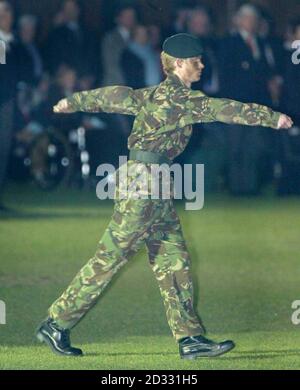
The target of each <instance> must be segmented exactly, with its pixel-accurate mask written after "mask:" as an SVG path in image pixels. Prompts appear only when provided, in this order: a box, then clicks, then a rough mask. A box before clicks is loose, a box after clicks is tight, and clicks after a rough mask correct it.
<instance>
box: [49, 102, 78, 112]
mask: <svg viewBox="0 0 300 390" xmlns="http://www.w3.org/2000/svg"><path fill="white" fill-rule="evenodd" d="M53 112H55V113H56V114H71V113H73V112H75V111H74V110H72V109H71V107H70V106H69V103H68V100H67V99H62V100H60V101H59V102H58V103H57V104H56V105H55V106H54V107H53Z"/></svg>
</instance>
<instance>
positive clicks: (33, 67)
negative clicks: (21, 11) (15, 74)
mask: <svg viewBox="0 0 300 390" xmlns="http://www.w3.org/2000/svg"><path fill="white" fill-rule="evenodd" d="M18 34H19V39H20V43H21V46H22V49H23V53H22V62H21V64H20V72H21V78H22V80H23V81H25V82H26V83H28V84H30V85H32V86H34V85H36V84H37V83H38V82H39V81H40V80H41V77H42V75H43V61H42V57H41V54H40V51H39V48H38V47H37V44H36V42H35V39H36V35H37V19H36V17H35V16H33V15H23V16H22V17H21V18H20V19H19V21H18Z"/></svg>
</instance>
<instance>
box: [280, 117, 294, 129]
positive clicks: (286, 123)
mask: <svg viewBox="0 0 300 390" xmlns="http://www.w3.org/2000/svg"><path fill="white" fill-rule="evenodd" d="M293 124H294V122H293V120H292V118H290V117H289V116H287V115H284V114H282V115H280V117H279V121H278V126H277V129H278V130H279V129H290V128H291V127H292V126H293Z"/></svg>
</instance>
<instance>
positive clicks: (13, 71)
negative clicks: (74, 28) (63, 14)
mask: <svg viewBox="0 0 300 390" xmlns="http://www.w3.org/2000/svg"><path fill="white" fill-rule="evenodd" d="M13 23H14V14H13V9H12V7H11V6H10V4H9V3H8V2H6V1H1V2H0V40H1V41H2V42H4V43H5V48H6V64H5V65H0V210H2V211H5V209H6V208H5V206H4V205H3V204H2V192H3V187H4V182H5V179H6V174H7V164H8V159H9V153H10V149H11V143H12V137H13V115H14V99H15V96H16V87H17V83H18V81H19V69H18V65H19V64H20V63H21V59H20V56H19V48H20V47H19V45H18V44H17V41H16V38H15V35H14V33H13V30H12V28H13Z"/></svg>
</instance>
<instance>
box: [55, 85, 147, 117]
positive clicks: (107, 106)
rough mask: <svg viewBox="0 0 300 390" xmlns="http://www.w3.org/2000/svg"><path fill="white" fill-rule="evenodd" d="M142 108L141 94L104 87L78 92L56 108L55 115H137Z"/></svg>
mask: <svg viewBox="0 0 300 390" xmlns="http://www.w3.org/2000/svg"><path fill="white" fill-rule="evenodd" d="M139 107H140V94H139V93H138V92H135V91H134V90H133V89H132V88H129V87H123V86H114V87H104V88H98V89H94V90H91V91H84V92H77V93H74V94H73V95H72V96H71V97H69V98H67V99H62V100H60V101H59V102H58V104H57V105H56V106H54V109H53V111H54V112H55V113H65V114H69V113H73V112H77V111H83V112H106V113H119V114H125V115H136V114H137V113H138V112H139Z"/></svg>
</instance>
